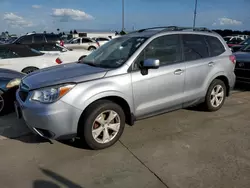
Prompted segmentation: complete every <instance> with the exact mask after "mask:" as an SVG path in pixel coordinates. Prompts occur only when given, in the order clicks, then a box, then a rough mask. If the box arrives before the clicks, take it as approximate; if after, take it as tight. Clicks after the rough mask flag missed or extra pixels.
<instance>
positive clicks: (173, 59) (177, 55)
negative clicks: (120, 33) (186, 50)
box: [133, 35, 182, 70]
mask: <svg viewBox="0 0 250 188" xmlns="http://www.w3.org/2000/svg"><path fill="white" fill-rule="evenodd" d="M179 36H180V35H166V36H162V37H159V38H156V39H154V40H153V41H152V42H151V43H150V44H149V45H148V46H147V47H146V48H145V49H144V50H143V51H142V53H141V54H140V55H139V57H138V58H137V60H136V62H135V64H134V67H133V69H134V70H137V69H139V67H140V66H141V65H142V63H143V61H144V60H146V59H159V60H160V64H161V65H167V64H173V63H178V62H180V61H181V60H182V56H181V45H180V37H179Z"/></svg>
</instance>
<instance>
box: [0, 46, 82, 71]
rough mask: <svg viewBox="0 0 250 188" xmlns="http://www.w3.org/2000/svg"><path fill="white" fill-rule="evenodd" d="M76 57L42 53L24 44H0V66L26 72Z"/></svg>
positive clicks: (72, 60) (70, 60)
mask: <svg viewBox="0 0 250 188" xmlns="http://www.w3.org/2000/svg"><path fill="white" fill-rule="evenodd" d="M83 55H84V54H83ZM78 58H79V57H76V56H74V55H67V54H44V53H42V52H40V51H37V50H35V49H32V48H29V47H28V46H26V45H16V44H6V45H0V66H1V67H2V68H7V69H11V70H16V71H19V72H23V73H27V74H28V73H31V72H33V71H35V70H38V69H41V68H45V67H50V66H55V65H58V64H62V63H70V62H74V61H77V60H78Z"/></svg>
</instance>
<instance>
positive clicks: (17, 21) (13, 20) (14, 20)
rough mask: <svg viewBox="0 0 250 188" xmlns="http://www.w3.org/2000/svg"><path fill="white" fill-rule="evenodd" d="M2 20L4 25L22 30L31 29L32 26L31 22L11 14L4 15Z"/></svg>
mask: <svg viewBox="0 0 250 188" xmlns="http://www.w3.org/2000/svg"><path fill="white" fill-rule="evenodd" d="M3 20H4V21H6V23H7V24H8V25H10V26H11V27H19V28H23V27H31V26H33V25H34V24H33V23H32V22H31V21H28V20H26V19H24V18H23V17H21V16H18V15H16V14H14V13H12V12H10V13H6V14H4V15H3Z"/></svg>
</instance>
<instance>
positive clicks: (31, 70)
mask: <svg viewBox="0 0 250 188" xmlns="http://www.w3.org/2000/svg"><path fill="white" fill-rule="evenodd" d="M36 70H39V69H38V68H36V67H26V68H25V69H23V70H22V72H23V73H25V74H29V73H32V72H34V71H36Z"/></svg>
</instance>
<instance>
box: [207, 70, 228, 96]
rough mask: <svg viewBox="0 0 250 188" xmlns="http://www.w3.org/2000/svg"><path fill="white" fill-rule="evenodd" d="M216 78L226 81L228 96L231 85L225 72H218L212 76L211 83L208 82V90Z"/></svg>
mask: <svg viewBox="0 0 250 188" xmlns="http://www.w3.org/2000/svg"><path fill="white" fill-rule="evenodd" d="M215 79H218V80H221V81H223V82H224V84H225V85H226V96H227V97H228V96H229V94H230V85H229V80H228V78H227V76H226V75H225V74H224V73H223V72H221V73H218V74H216V75H214V76H213V77H212V79H211V80H210V81H209V84H208V86H207V90H208V88H209V86H210V85H211V83H212V82H213V81H214V80H215Z"/></svg>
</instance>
